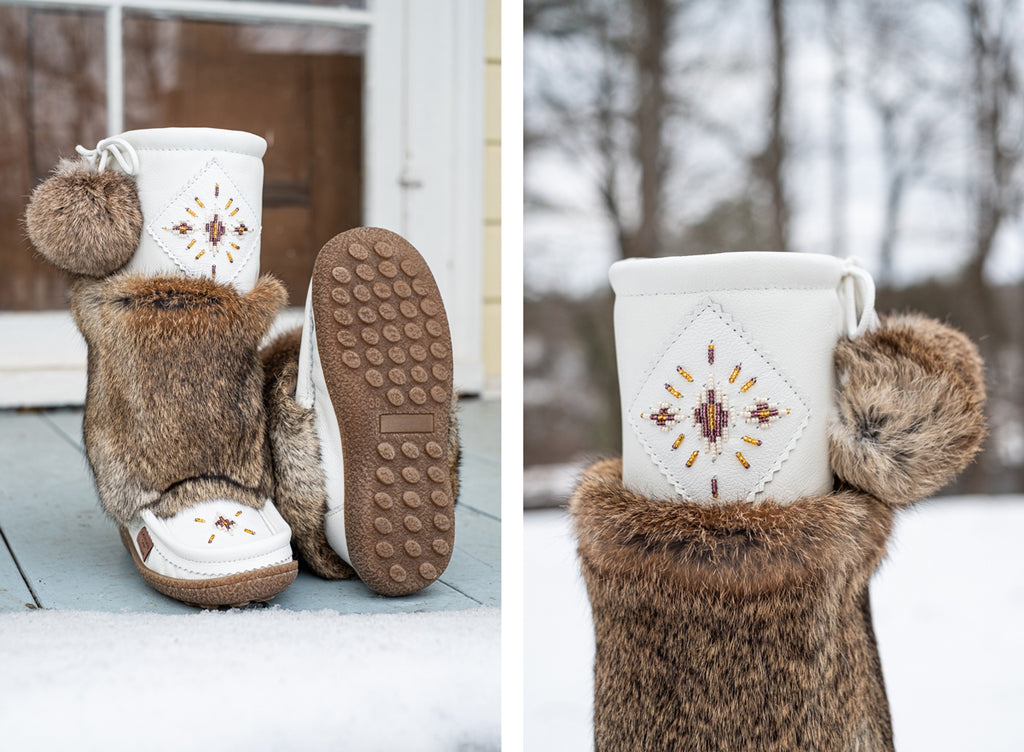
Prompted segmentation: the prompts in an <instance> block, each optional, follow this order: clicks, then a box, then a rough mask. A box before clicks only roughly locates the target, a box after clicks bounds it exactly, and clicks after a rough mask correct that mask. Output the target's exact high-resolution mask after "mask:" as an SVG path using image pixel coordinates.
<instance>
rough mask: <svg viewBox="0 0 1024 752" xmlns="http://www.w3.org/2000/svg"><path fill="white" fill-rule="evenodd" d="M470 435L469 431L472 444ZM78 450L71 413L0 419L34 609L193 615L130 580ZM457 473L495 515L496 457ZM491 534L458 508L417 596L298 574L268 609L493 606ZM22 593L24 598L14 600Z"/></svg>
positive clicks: (496, 584)
mask: <svg viewBox="0 0 1024 752" xmlns="http://www.w3.org/2000/svg"><path fill="white" fill-rule="evenodd" d="M478 425H482V424H478ZM474 430H476V429H474V428H473V427H471V428H470V437H471V440H473V441H475V438H473V437H474V436H475V435H474V434H473V431H474ZM489 430H490V429H489ZM80 447H81V411H80V410H56V411H48V412H46V413H27V414H19V413H10V412H0V478H10V479H11V480H10V482H8V483H6V484H5V485H4V487H2V488H0V529H2V530H4V531H5V532H6V533H8V534H9V536H10V541H9V543H10V546H11V549H12V553H13V555H14V557H15V560H16V561H17V563H20V564H21V565H22V569H23V570H24V571H25V574H26V576H27V577H28V579H29V581H30V582H31V583H32V586H33V588H35V589H36V591H37V594H38V596H39V600H40V604H41V605H42V606H43V607H47V608H76V609H89V610H109V611H150V612H154V611H155V612H163V613H191V612H193V611H194V609H192V608H191V607H189V606H185V605H184V604H180V603H178V602H177V601H174V600H172V599H170V598H166V597H164V596H162V595H161V594H159V593H157V592H156V591H154V590H152V589H151V588H149V587H148V586H147V585H146V584H145V583H144V581H143V580H142V578H141V576H139V574H138V573H137V571H136V570H135V567H134V565H133V564H132V561H131V557H130V556H129V555H128V553H127V552H126V551H124V549H123V547H122V546H121V543H120V540H119V538H118V535H117V531H116V528H115V526H114V525H113V523H111V522H110V521H109V520H108V519H107V518H106V517H105V516H104V515H103V513H102V512H101V510H100V508H99V502H98V500H97V499H96V496H95V491H94V488H93V485H92V478H91V475H90V473H89V469H88V465H87V463H86V460H85V457H84V454H83V453H82V451H81V449H80ZM464 470H465V472H464V481H463V483H464V486H465V487H466V488H467V489H468V492H469V493H470V494H472V495H473V496H474V497H475V498H476V497H479V498H484V497H492V498H491V501H490V503H491V507H490V508H492V509H495V510H497V497H498V495H499V491H498V488H499V481H498V472H497V460H496V458H493V459H490V458H486V457H484V456H483V455H482V454H480V453H476V452H473V453H469V455H468V456H467V459H466V464H465V467H464ZM481 506H486V504H481ZM500 537H501V527H500V522H498V521H497V520H496V519H494V517H493V516H492V515H490V514H488V513H486V512H480V511H478V510H477V509H474V508H473V506H470V505H468V504H464V503H460V504H459V505H458V507H457V508H456V546H455V551H454V552H453V555H452V561H451V564H450V565H449V567H448V569H447V570H446V571H445V573H444V574H443V575H442V577H441V579H440V581H439V582H437V583H435V584H434V585H432V586H430V587H429V588H426V589H425V590H423V591H421V592H420V593H417V594H414V595H412V596H407V597H404V598H385V597H383V596H379V595H377V594H375V593H373V592H372V591H370V590H369V589H368V588H367V587H366V586H365V585H363V584H362V583H361V582H358V581H350V582H331V581H326V580H321V579H320V578H318V577H316V576H314V575H312V574H310V573H308V572H304V571H303V572H300V574H299V577H298V579H297V580H296V582H295V584H293V585H292V586H291V587H290V588H289V589H288V590H287V591H285V592H284V593H282V594H281V595H279V596H278V597H276V598H275V599H274V600H273V601H272V602H271V605H277V606H280V607H282V608H287V609H293V610H313V609H325V608H326V609H331V610H335V611H338V612H339V613H401V612H412V611H434V610H448V609H461V608H470V607H473V606H476V605H477V604H480V603H482V604H485V605H498V604H499V603H500V561H499V559H500ZM5 553H6V552H4V551H3V549H2V548H0V588H3V587H7V583H13V588H12V595H11V597H12V598H13V599H14V600H13V603H14V604H15V607H16V608H18V609H21V608H24V607H25V606H24V602H31V600H32V598H31V592H30V591H29V590H28V589H27V588H25V585H24V580H23V579H22V578H21V576H20V574H19V573H18V567H17V566H16V564H15V560H11V558H10V556H8V557H7V561H6V562H5V561H3V557H4V554H5ZM5 564H6V566H5ZM10 570H13V574H14V575H15V576H16V577H15V578H14V579H12V575H11V571H10ZM19 583H20V585H19ZM15 590H16V591H17V592H16V593H15V592H14V591H15ZM0 593H2V590H0ZM23 596H27V600H24V601H22V598H23Z"/></svg>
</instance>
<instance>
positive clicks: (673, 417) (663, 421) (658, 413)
mask: <svg viewBox="0 0 1024 752" xmlns="http://www.w3.org/2000/svg"><path fill="white" fill-rule="evenodd" d="M678 415H679V408H676V407H673V406H672V405H670V404H669V403H668V402H662V403H660V404H659V405H658V406H657V407H652V408H651V409H650V410H648V411H647V412H646V413H640V417H641V418H644V419H646V420H650V421H653V422H654V424H655V425H656V426H658V428H660V429H661V430H662V431H668V430H669V429H670V428H672V426H674V425H675V424H676V423H678V422H679V417H678Z"/></svg>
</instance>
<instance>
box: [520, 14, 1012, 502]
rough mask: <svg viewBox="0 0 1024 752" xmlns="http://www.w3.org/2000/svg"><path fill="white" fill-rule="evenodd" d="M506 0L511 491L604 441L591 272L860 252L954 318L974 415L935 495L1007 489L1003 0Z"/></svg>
mask: <svg viewBox="0 0 1024 752" xmlns="http://www.w3.org/2000/svg"><path fill="white" fill-rule="evenodd" d="M524 10H525V18H524V25H525V31H526V36H525V48H524V54H525V71H524V91H525V130H524V138H525V155H526V167H525V170H526V172H525V193H526V195H525V201H526V225H525V231H524V235H525V282H526V291H525V292H526V308H525V321H524V326H525V343H524V344H525V350H524V367H525V384H524V394H525V406H524V410H525V416H524V417H525V424H524V442H525V447H524V449H525V457H526V464H527V482H526V495H527V504H528V505H530V504H531V503H545V502H547V503H550V502H551V501H552V500H554V501H556V502H558V501H561V500H560V499H557V498H556V497H557V493H558V489H559V488H563V489H564V487H565V485H566V483H568V482H571V477H572V472H573V468H574V463H580V462H581V461H583V460H585V459H587V458H592V457H594V456H596V455H600V454H611V453H617V452H618V451H619V446H620V440H621V438H620V431H621V426H620V425H619V395H618V384H617V379H616V371H615V347H614V340H613V332H612V304H613V299H612V294H611V290H610V288H609V286H608V284H607V269H608V266H609V265H610V264H611V263H612V262H613V261H615V260H617V259H620V258H625V257H629V256H664V255H678V254H692V253H710V252H719V251H737V250H779V251H783V250H785V251H790V252H819V253H832V254H835V255H839V256H848V255H853V256H857V257H859V258H860V259H861V260H862V262H863V263H864V264H865V266H867V268H868V269H869V270H870V271H871V272H872V274H873V275H874V277H875V280H876V284H877V285H878V288H879V289H878V301H877V308H878V310H879V311H887V310H903V309H916V310H920V311H923V312H925V313H928V314H930V315H932V316H935V317H937V318H939V319H942V320H944V321H947V322H949V323H951V324H953V325H954V326H957V327H959V328H961V329H962V330H964V331H965V332H967V333H968V334H969V335H970V336H971V337H972V338H973V339H974V341H975V342H977V343H978V345H979V347H980V348H981V350H982V354H983V356H984V357H985V360H986V363H987V367H988V372H987V378H988V389H989V420H990V429H991V431H990V436H989V439H988V441H987V444H986V447H985V451H984V453H983V454H982V455H981V456H980V457H979V459H978V461H976V462H975V463H974V464H973V465H972V466H971V467H970V468H969V469H968V471H966V472H965V473H964V474H963V475H962V476H961V478H960V479H959V481H958V482H957V484H956V485H955V486H953V487H950V488H949V489H947V491H946V492H947V493H1011V492H1020V491H1022V490H1024V375H1022V374H1024V369H1022V358H1024V345H1022V343H1024V331H1022V328H1024V316H1022V313H1024V310H1022V309H1024V295H1022V293H1024V283H1022V279H1024V218H1022V216H1021V205H1022V191H1024V91H1022V90H1021V86H1022V74H1024V61H1022V59H1021V56H1022V54H1024V12H1022V9H1021V3H1020V2H1019V0H900V2H889V1H888V0H859V1H857V2H853V1H851V0H737V2H734V3H719V2H713V1H712V0H526V2H525V7H524ZM796 325H798V324H796ZM936 461H937V462H941V461H942V460H941V458H936ZM531 466H534V467H532V468H531ZM541 466H543V467H541ZM553 479H554V480H553Z"/></svg>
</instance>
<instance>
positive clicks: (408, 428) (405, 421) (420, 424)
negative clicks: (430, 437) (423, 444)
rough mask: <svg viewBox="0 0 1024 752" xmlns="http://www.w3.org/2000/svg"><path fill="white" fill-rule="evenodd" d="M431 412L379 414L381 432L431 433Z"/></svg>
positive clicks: (432, 420)
mask: <svg viewBox="0 0 1024 752" xmlns="http://www.w3.org/2000/svg"><path fill="white" fill-rule="evenodd" d="M433 431H434V414H433V413H402V414H398V415H381V416H380V432H381V433H433Z"/></svg>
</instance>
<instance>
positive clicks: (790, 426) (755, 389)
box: [629, 301, 810, 501]
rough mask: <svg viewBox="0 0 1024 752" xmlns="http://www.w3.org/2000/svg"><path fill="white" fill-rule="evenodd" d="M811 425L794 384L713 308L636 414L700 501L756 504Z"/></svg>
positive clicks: (657, 454) (686, 494)
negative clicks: (806, 428)
mask: <svg viewBox="0 0 1024 752" xmlns="http://www.w3.org/2000/svg"><path fill="white" fill-rule="evenodd" d="M809 419H810V409H809V407H808V406H807V404H806V402H805V401H804V400H803V399H802V398H801V397H800V395H799V394H798V393H797V391H796V389H795V388H794V386H793V385H792V383H791V382H790V381H789V379H787V378H786V376H785V375H784V374H782V373H781V372H780V371H779V370H778V369H777V368H776V367H775V366H774V365H773V364H772V363H771V361H770V360H769V359H768V357H767V356H766V355H765V354H764V352H763V351H762V349H761V348H760V347H759V346H758V345H757V344H756V343H754V342H753V341H751V339H750V338H749V337H748V336H747V334H746V332H744V331H743V329H741V328H740V326H739V324H737V323H736V322H735V321H734V320H733V319H732V318H731V317H730V316H729V315H728V314H727V313H725V311H723V310H722V307H721V306H719V305H718V304H717V303H714V302H711V301H706V302H704V303H702V304H700V305H699V306H697V308H696V309H695V310H694V311H693V313H692V314H691V315H690V316H688V317H687V319H686V323H685V324H684V325H683V326H682V328H681V329H680V330H679V331H678V332H677V333H676V335H675V336H674V337H673V338H672V340H671V342H670V344H669V345H668V347H667V348H666V349H665V350H664V351H663V352H662V353H661V354H660V355H659V356H658V357H656V358H655V360H654V362H653V363H652V364H651V366H650V368H649V369H648V371H647V374H646V377H645V379H644V382H643V385H642V386H641V387H640V390H639V392H638V393H637V395H636V397H635V398H634V399H633V402H632V405H631V407H630V408H629V422H630V425H631V426H632V429H633V431H634V432H635V434H636V436H637V438H638V439H639V440H640V443H641V444H642V445H643V447H644V449H646V450H647V453H648V454H649V455H650V456H651V459H652V460H654V463H655V464H656V465H657V466H658V468H659V469H660V470H661V472H662V473H663V474H664V475H665V477H666V478H668V480H669V482H670V483H671V484H672V486H673V487H674V488H675V489H676V491H678V492H679V494H680V495H681V496H682V497H683V498H684V499H687V500H695V501H708V500H716V499H718V500H722V501H737V500H740V499H746V500H748V501H753V500H754V497H755V495H756V494H757V493H759V492H760V491H762V490H764V488H765V486H766V485H767V484H768V482H769V481H770V480H771V478H772V476H773V475H774V474H775V473H776V472H778V470H779V468H780V467H781V466H782V463H783V462H784V461H785V459H786V457H788V456H789V454H790V452H792V450H793V447H794V446H795V445H796V442H797V440H798V439H799V438H800V435H801V434H802V433H803V430H804V428H805V427H806V425H807V422H808V420H809Z"/></svg>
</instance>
